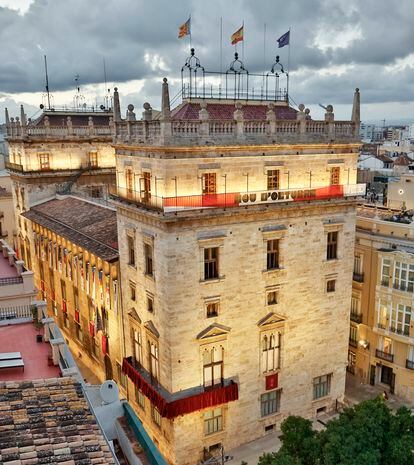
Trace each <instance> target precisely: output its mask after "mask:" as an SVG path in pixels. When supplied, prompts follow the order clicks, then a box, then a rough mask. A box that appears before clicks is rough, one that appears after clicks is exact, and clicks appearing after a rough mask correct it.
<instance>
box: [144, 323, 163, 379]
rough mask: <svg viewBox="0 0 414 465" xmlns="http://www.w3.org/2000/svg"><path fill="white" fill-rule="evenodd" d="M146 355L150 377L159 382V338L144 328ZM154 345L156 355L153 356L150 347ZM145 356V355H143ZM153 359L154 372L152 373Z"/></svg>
mask: <svg viewBox="0 0 414 465" xmlns="http://www.w3.org/2000/svg"><path fill="white" fill-rule="evenodd" d="M145 346H146V355H147V357H146V358H147V363H148V373H149V374H150V376H151V378H154V380H155V382H156V383H161V381H160V377H161V367H160V341H159V338H157V337H155V336H154V335H153V334H152V333H151V332H150V331H149V330H148V328H146V344H145ZM152 346H154V347H155V349H156V357H153V352H152V350H151V347H152ZM144 357H145V355H144ZM153 360H155V368H156V373H155V376H154V374H153Z"/></svg>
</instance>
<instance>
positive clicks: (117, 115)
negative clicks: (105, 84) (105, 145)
mask: <svg viewBox="0 0 414 465" xmlns="http://www.w3.org/2000/svg"><path fill="white" fill-rule="evenodd" d="M114 121H115V122H118V121H121V105H120V104H119V94H118V87H115V89H114Z"/></svg>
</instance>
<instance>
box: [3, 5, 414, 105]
mask: <svg viewBox="0 0 414 465" xmlns="http://www.w3.org/2000/svg"><path fill="white" fill-rule="evenodd" d="M190 12H191V13H192V31H193V34H192V41H193V45H194V46H195V47H196V53H197V55H198V56H199V58H200V59H201V61H202V64H203V65H204V66H206V68H207V69H213V70H218V69H219V67H220V65H219V57H220V28H219V25H220V17H222V18H223V47H222V51H223V67H224V69H225V68H226V67H227V66H228V64H229V63H230V61H231V60H232V59H233V53H234V49H233V47H232V46H231V45H230V35H231V33H232V32H234V31H235V30H236V29H237V28H238V27H239V26H240V25H241V23H242V21H244V23H245V50H244V58H245V64H246V67H247V68H248V69H249V70H250V71H262V69H263V24H264V23H265V22H266V25H267V42H266V68H270V66H271V64H272V63H273V61H274V58H275V56H276V54H280V59H281V61H282V62H283V63H284V65H285V66H286V65H287V47H285V48H283V49H277V48H276V39H277V38H278V37H279V36H280V35H281V34H283V33H284V32H286V30H287V29H288V28H289V27H291V28H292V37H291V40H292V47H291V63H290V64H291V71H297V73H296V75H295V73H292V86H291V90H292V95H293V96H294V97H295V100H297V101H298V103H299V101H304V102H305V103H307V102H310V103H312V102H319V101H323V102H329V103H333V104H334V103H350V101H351V100H352V92H353V89H354V87H356V86H358V87H360V88H361V91H362V96H363V100H364V102H390V101H404V100H407V99H410V100H413V101H414V95H413V90H412V89H411V85H410V84H411V82H412V78H413V69H412V68H407V69H406V70H404V71H403V72H401V73H399V74H397V75H395V76H394V75H392V76H391V75H390V74H389V73H387V72H386V70H385V67H384V65H386V64H391V63H394V62H395V61H396V60H397V59H398V58H404V57H406V56H408V55H409V54H411V53H414V29H413V28H412V26H411V21H410V18H412V17H413V14H414V4H413V2H412V0H388V1H386V0H364V1H359V0H346V1H345V0H295V1H286V0H260V1H252V0H232V1H231V2H229V1H225V0H211V1H210V2H208V4H207V3H206V2H204V1H202V0H180V1H179V2H174V1H171V0H153V1H150V2H148V1H147V0H106V1H101V0H88V1H87V2H85V0H35V1H34V3H33V4H32V5H31V7H30V9H29V10H28V12H27V13H26V14H25V15H23V16H22V15H19V14H18V13H17V12H14V11H11V10H9V9H5V8H0V44H2V46H1V47H0V92H2V93H8V94H13V93H19V92H32V91H41V90H42V89H43V88H44V77H43V53H47V56H48V63H49V74H50V88H51V90H52V91H53V90H67V89H71V88H73V87H74V76H75V74H78V73H79V75H80V76H81V83H83V84H88V83H92V84H93V83H95V84H96V83H102V82H103V67H102V59H103V57H105V60H106V64H107V72H108V80H109V81H114V82H117V83H118V86H119V88H120V90H121V92H122V82H126V81H129V80H132V79H143V80H145V85H144V88H143V89H142V91H141V92H140V93H139V95H138V93H137V94H136V95H135V94H131V95H125V96H123V100H122V101H123V102H125V103H129V101H131V102H132V103H134V105H136V106H137V110H136V112H137V114H139V113H140V112H141V105H142V103H143V102H144V101H147V100H148V101H150V102H151V103H152V102H155V103H154V106H156V105H157V102H158V99H159V95H160V92H159V88H160V79H161V77H163V76H164V75H167V76H168V77H169V78H177V77H179V73H180V69H181V66H182V64H183V63H184V61H185V58H186V56H187V55H188V49H189V45H188V40H187V39H183V40H178V39H177V32H178V26H179V25H180V24H181V23H183V22H184V21H185V20H186V19H187V17H188V14H189V13H190ZM347 29H355V30H357V29H359V30H360V31H361V35H362V37H361V38H357V39H355V40H353V41H351V42H350V43H349V44H348V46H347V47H345V48H337V49H334V48H329V47H328V48H327V49H326V50H321V49H319V48H317V47H316V46H315V45H314V43H315V39H316V38H317V37H318V35H319V34H320V33H321V32H322V33H324V34H326V36H327V37H328V40H329V38H332V41H334V40H335V38H336V37H337V35H338V34H340V33H342V32H343V31H344V30H347ZM240 50H241V47H239V51H240ZM146 54H149V55H150V56H152V55H154V54H157V55H159V57H160V58H161V59H162V60H163V62H164V63H165V66H166V68H167V69H168V70H169V71H168V72H167V71H163V70H156V71H153V70H152V69H151V66H150V64H148V63H147V62H146V61H145V56H146ZM343 64H354V68H353V69H352V70H350V71H347V72H346V73H345V74H344V75H341V76H320V75H319V74H317V73H316V71H317V70H318V69H320V68H323V67H330V66H338V65H343ZM373 77H374V78H373ZM178 87H179V86H178ZM176 90H177V88H176V87H174V91H176ZM62 103H64V102H62Z"/></svg>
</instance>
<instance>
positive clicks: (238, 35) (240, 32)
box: [231, 25, 244, 45]
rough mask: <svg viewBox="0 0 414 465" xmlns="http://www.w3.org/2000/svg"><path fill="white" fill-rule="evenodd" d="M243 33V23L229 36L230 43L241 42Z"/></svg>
mask: <svg viewBox="0 0 414 465" xmlns="http://www.w3.org/2000/svg"><path fill="white" fill-rule="evenodd" d="M243 34H244V25H243V26H242V27H241V28H240V29H237V31H236V32H235V33H234V34H233V35H232V36H231V45H236V44H237V42H241V41H242V40H243Z"/></svg>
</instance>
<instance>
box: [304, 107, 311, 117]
mask: <svg viewBox="0 0 414 465" xmlns="http://www.w3.org/2000/svg"><path fill="white" fill-rule="evenodd" d="M305 119H311V115H310V110H309V108H305Z"/></svg>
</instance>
